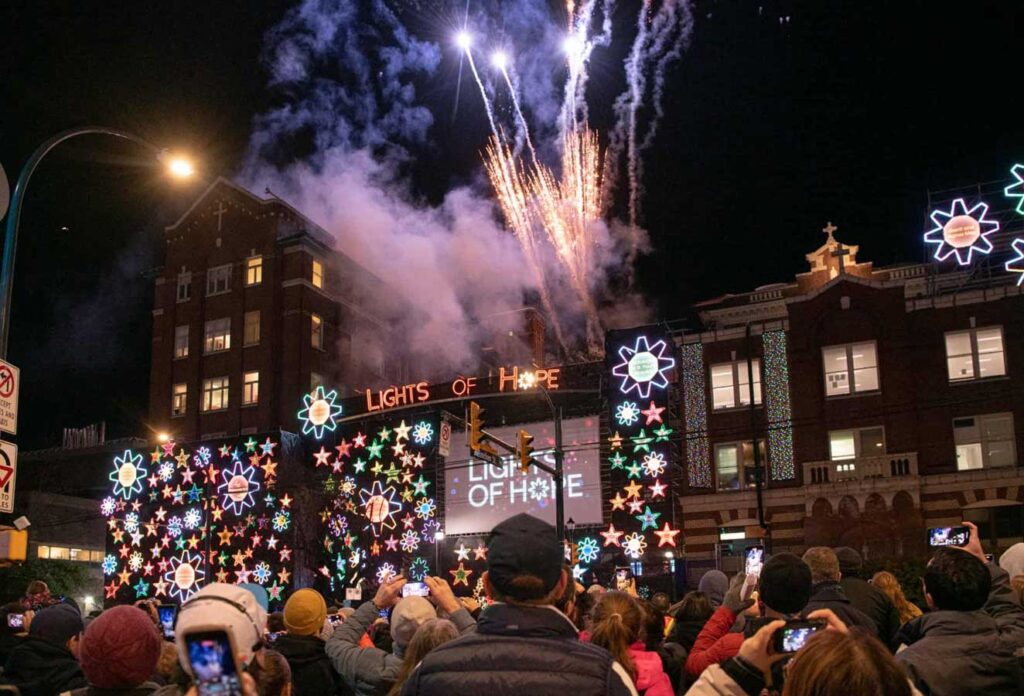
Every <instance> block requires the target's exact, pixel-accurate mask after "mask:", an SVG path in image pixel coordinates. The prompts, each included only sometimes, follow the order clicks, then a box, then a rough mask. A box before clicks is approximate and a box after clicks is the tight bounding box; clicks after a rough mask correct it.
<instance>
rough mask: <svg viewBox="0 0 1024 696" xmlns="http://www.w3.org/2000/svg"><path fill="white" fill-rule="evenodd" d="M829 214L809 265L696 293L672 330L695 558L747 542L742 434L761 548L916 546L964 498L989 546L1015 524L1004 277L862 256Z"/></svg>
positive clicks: (1018, 440) (1002, 542) (1023, 427)
mask: <svg viewBox="0 0 1024 696" xmlns="http://www.w3.org/2000/svg"><path fill="white" fill-rule="evenodd" d="M835 229H836V228H833V227H832V226H831V225H829V227H828V228H826V230H825V231H827V232H828V240H827V241H826V243H825V244H824V245H822V246H821V247H820V248H819V249H817V250H815V251H813V252H812V253H810V254H808V255H807V261H808V263H809V266H810V267H809V270H808V271H807V272H806V273H802V274H800V275H798V276H797V277H796V278H795V279H794V280H793V282H790V283H780V284H776V285H771V286H767V287H762V288H758V289H757V290H754V291H752V292H748V293H743V294H738V295H727V296H725V297H720V298H717V299H714V300H710V301H707V302H703V303H700V304H699V305H698V306H697V308H696V309H697V310H698V312H699V315H700V319H701V325H702V329H701V330H700V331H698V332H696V333H692V334H686V335H684V336H682V337H680V338H679V344H680V346H679V347H680V350H681V356H682V361H681V370H680V380H681V382H682V388H683V389H682V391H683V408H682V411H683V418H684V426H685V427H684V430H685V439H684V443H683V459H684V465H683V466H684V470H685V472H686V473H685V475H684V477H683V479H684V480H683V482H682V484H683V485H682V486H681V489H682V490H681V492H680V494H679V496H678V498H677V502H678V504H679V513H680V515H681V519H683V520H684V523H683V526H684V531H685V534H686V553H687V557H688V559H692V560H693V561H694V562H695V563H694V565H695V566H700V565H701V564H702V563H711V562H712V561H713V562H716V563H721V564H722V565H723V566H724V567H726V568H728V569H734V568H736V567H737V564H738V556H739V555H740V553H741V552H742V550H743V549H744V548H745V547H746V546H748V545H750V544H753V543H759V541H758V539H757V538H756V535H757V528H756V527H757V525H758V522H759V520H758V512H757V501H756V495H755V490H754V478H755V475H756V468H755V452H754V447H753V441H754V439H755V435H756V439H757V441H758V443H759V444H758V452H757V457H756V459H758V460H759V461H760V462H761V463H762V464H765V466H764V469H763V471H764V479H763V480H764V485H763V509H764V518H765V519H764V521H765V522H766V523H767V525H768V527H769V529H770V537H771V546H772V548H773V549H774V550H782V549H791V550H795V551H800V550H802V549H804V548H806V547H807V546H811V545H817V544H825V545H830V546H839V545H849V546H853V547H855V548H858V549H861V550H862V552H863V553H864V554H865V555H866V557H867V558H869V559H870V558H872V557H881V556H887V555H905V554H916V553H921V552H923V551H924V540H925V528H927V527H933V526H942V525H949V524H955V523H957V522H959V521H960V520H961V519H962V517H961V515H963V516H964V517H966V518H967V519H971V520H973V521H975V522H976V523H978V524H979V527H980V529H981V533H982V535H983V537H985V539H986V540H987V546H989V547H991V549H993V550H994V549H997V548H998V549H1005V548H1006V547H1007V546H1009V545H1010V544H1012V543H1014V542H1016V541H1021V540H1022V536H1021V535H1022V516H1021V511H1022V505H1021V503H1022V501H1024V478H1022V477H1021V474H1020V469H1019V468H1018V465H1019V457H1018V453H1019V452H1021V451H1024V449H1022V448H1024V440H1022V434H1024V433H1022V431H1024V389H1022V387H1024V297H1022V294H1021V289H1020V288H1019V287H1017V286H1016V285H1015V284H1014V281H1015V277H1014V276H1012V275H1011V274H1007V273H991V274H990V273H979V272H978V270H977V268H974V269H970V268H962V267H954V266H951V265H950V264H943V265H938V264H912V265H901V266H894V267H889V268H874V266H873V264H872V263H871V262H865V261H858V259H857V254H858V251H859V250H858V248H857V247H856V246H853V245H843V244H841V243H840V242H838V241H837V240H836V239H835V237H834V236H833V232H834V231H835ZM993 241H996V242H997V244H998V243H1000V242H999V240H996V239H995V238H993ZM1001 241H1002V242H1005V243H1006V244H1005V246H1007V247H1008V246H1009V245H1008V239H1005V238H1004V239H1003V240H1001ZM999 270H1001V269H999ZM748 357H750V358H751V361H750V364H748ZM751 372H752V373H753V382H754V388H753V401H754V404H755V406H754V408H751V407H750V400H751V399H750V392H751V389H750V379H749V374H750V373H751ZM765 460H767V461H766V463H765Z"/></svg>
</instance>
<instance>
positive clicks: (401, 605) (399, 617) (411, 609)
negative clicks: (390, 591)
mask: <svg viewBox="0 0 1024 696" xmlns="http://www.w3.org/2000/svg"><path fill="white" fill-rule="evenodd" d="M436 618H437V610H436V609H434V605H433V604H431V603H430V600H428V599H427V598H426V597H419V596H417V595H410V596H409V597H403V598H402V599H400V600H398V604H396V605H395V608H394V609H392V610H391V638H392V640H394V651H395V654H397V655H399V656H401V655H404V654H405V648H406V646H408V645H409V641H411V640H412V637H413V636H414V635H416V631H418V630H419V628H420V626H422V625H423V624H425V623H426V622H427V621H430V620H431V619H436Z"/></svg>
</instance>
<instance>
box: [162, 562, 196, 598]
mask: <svg viewBox="0 0 1024 696" xmlns="http://www.w3.org/2000/svg"><path fill="white" fill-rule="evenodd" d="M169 565H170V569H169V570H168V571H167V572H166V573H164V581H165V582H167V583H168V584H169V585H170V589H169V590H168V595H169V596H170V597H172V598H176V599H178V600H179V601H181V602H186V601H188V599H189V597H191V596H192V595H194V594H195V593H196V592H197V591H198V590H199V588H200V587H201V586H202V584H203V581H204V580H205V579H206V571H205V570H204V569H203V558H202V556H200V555H199V554H192V553H189V552H188V551H186V552H184V553H183V554H181V556H180V557H178V558H171V559H170V563H169Z"/></svg>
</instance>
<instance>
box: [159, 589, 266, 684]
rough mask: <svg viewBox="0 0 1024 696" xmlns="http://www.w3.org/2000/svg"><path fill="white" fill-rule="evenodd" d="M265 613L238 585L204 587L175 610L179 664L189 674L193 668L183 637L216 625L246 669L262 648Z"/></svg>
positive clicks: (251, 595) (246, 591)
mask: <svg viewBox="0 0 1024 696" xmlns="http://www.w3.org/2000/svg"><path fill="white" fill-rule="evenodd" d="M266 625H267V614H266V612H264V611H263V607H261V606H260V605H259V603H258V602H257V601H256V597H255V596H253V594H252V593H251V592H249V591H248V590H243V589H242V588H240V587H238V586H237V585H228V584H226V583H222V582H213V583H210V584H209V585H206V586H205V587H203V589H201V590H199V592H197V593H196V594H194V595H193V596H192V598H191V599H189V600H188V601H187V602H185V603H184V604H182V605H181V609H180V610H179V611H178V622H177V623H176V624H175V627H174V644H175V646H176V647H177V648H178V661H179V662H180V664H181V666H182V668H183V669H184V670H185V672H186V673H187V674H189V675H191V674H192V666H191V663H190V662H189V659H188V647H187V644H186V642H185V636H186V635H187V634H189V633H191V632H194V631H202V630H205V629H208V628H210V627H211V626H217V627H219V628H222V629H223V630H224V631H226V632H227V633H228V634H229V635H230V637H231V640H232V642H233V644H234V646H235V649H236V650H237V651H238V655H237V658H238V660H239V661H240V663H241V666H242V668H243V669H244V668H245V667H247V666H248V665H249V664H250V663H251V662H252V660H253V657H254V656H255V654H256V652H257V651H258V650H259V649H260V648H261V647H262V645H263V633H264V631H265V630H266Z"/></svg>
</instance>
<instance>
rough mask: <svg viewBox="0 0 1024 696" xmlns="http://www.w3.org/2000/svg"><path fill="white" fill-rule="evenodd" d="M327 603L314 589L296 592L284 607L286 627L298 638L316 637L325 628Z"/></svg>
mask: <svg viewBox="0 0 1024 696" xmlns="http://www.w3.org/2000/svg"><path fill="white" fill-rule="evenodd" d="M326 618H327V602H325V601H324V598H323V596H322V595H321V594H320V593H319V592H317V591H316V590H314V589H311V588H308V587H307V588H303V589H301V590H296V591H295V593H294V594H293V595H292V596H291V597H289V598H288V601H287V602H285V605H284V627H285V628H287V629H288V632H289V633H292V634H294V635H297V636H315V635H316V634H318V633H320V630H321V629H322V628H323V627H324V620H325V619H326Z"/></svg>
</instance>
